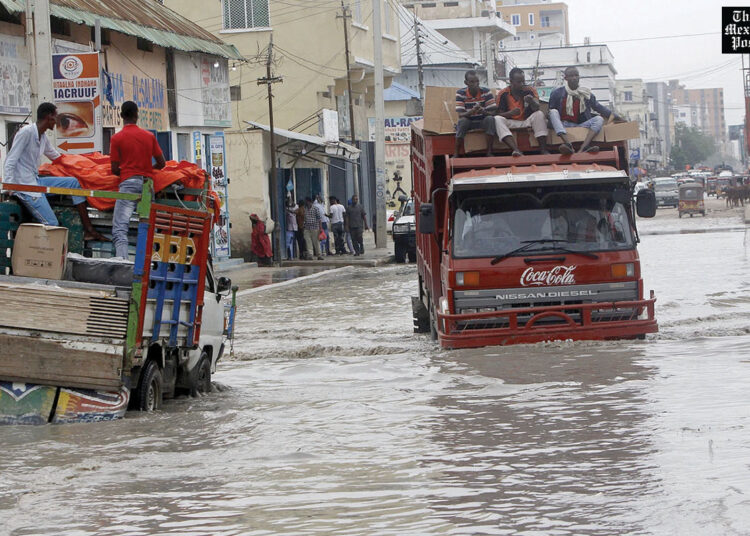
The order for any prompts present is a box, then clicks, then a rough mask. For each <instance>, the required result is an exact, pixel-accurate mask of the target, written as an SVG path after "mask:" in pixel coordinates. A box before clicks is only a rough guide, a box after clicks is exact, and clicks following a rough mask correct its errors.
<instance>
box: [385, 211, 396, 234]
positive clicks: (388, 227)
mask: <svg viewBox="0 0 750 536" xmlns="http://www.w3.org/2000/svg"><path fill="white" fill-rule="evenodd" d="M396 214H397V211H396V210H386V211H385V232H386V233H388V234H391V233H392V232H393V222H394V221H396Z"/></svg>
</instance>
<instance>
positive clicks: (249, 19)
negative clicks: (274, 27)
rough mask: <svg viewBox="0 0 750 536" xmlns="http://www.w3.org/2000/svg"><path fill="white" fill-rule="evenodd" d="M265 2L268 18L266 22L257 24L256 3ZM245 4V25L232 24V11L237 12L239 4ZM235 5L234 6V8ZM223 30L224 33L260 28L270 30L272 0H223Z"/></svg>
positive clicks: (250, 30)
mask: <svg viewBox="0 0 750 536" xmlns="http://www.w3.org/2000/svg"><path fill="white" fill-rule="evenodd" d="M260 2H265V4H266V12H267V13H268V17H267V20H265V21H263V22H265V24H256V23H255V19H256V13H255V11H254V9H255V7H256V6H255V4H256V3H260ZM240 4H241V5H242V6H243V15H244V20H245V25H244V26H243V27H235V26H232V13H235V12H236V9H237V7H238V6H239V5H240ZM233 5H234V8H233ZM221 27H222V29H221V32H222V33H233V32H252V31H258V30H270V29H271V2H270V0H221Z"/></svg>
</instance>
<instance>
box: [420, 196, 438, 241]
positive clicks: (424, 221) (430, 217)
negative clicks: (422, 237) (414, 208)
mask: <svg viewBox="0 0 750 536" xmlns="http://www.w3.org/2000/svg"><path fill="white" fill-rule="evenodd" d="M419 232H420V233H422V234H432V233H434V232H435V212H434V211H433V208H432V203H422V204H421V205H419Z"/></svg>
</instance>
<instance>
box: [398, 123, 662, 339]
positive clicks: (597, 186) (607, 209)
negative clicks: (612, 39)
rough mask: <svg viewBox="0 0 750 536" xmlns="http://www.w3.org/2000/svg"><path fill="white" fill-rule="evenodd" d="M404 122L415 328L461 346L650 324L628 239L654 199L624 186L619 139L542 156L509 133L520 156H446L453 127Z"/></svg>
mask: <svg viewBox="0 0 750 536" xmlns="http://www.w3.org/2000/svg"><path fill="white" fill-rule="evenodd" d="M411 128H412V138H411V152H412V167H413V175H412V176H413V180H414V191H415V210H416V214H417V230H418V232H417V269H418V274H419V295H418V296H415V297H413V298H412V309H413V314H414V330H415V331H416V332H431V333H432V336H433V338H436V339H438V340H439V341H440V344H441V346H443V347H446V348H469V347H481V346H490V345H505V344H518V343H536V342H541V341H550V340H567V339H572V340H605V339H621V338H643V337H645V334H647V333H654V332H656V331H658V326H657V322H656V320H655V318H654V302H655V301H656V300H655V298H654V293H653V291H651V293H650V297H648V298H645V297H644V294H645V292H644V286H643V280H642V279H641V268H640V262H639V257H638V251H637V248H636V244H637V243H638V241H639V238H638V232H637V229H636V213H637V214H638V216H640V217H653V216H654V214H655V213H656V200H655V198H654V193H653V191H651V190H649V189H646V190H642V191H641V192H638V194H637V195H634V192H633V184H632V183H631V181H630V178H629V175H628V170H627V156H626V155H627V144H626V142H624V141H619V142H610V143H607V142H602V143H599V147H600V151H599V152H598V153H597V154H590V153H584V154H574V155H570V156H563V155H559V154H549V155H543V154H533V152H534V150H535V148H534V147H531V146H530V145H529V143H530V142H529V139H528V137H527V136H526V133H525V132H519V133H518V135H517V138H518V140H517V141H518V144H519V147H520V148H521V149H522V150H524V152H525V155H524V156H520V157H512V156H509V155H501V156H493V157H461V158H453V157H452V156H451V154H452V152H453V148H454V137H453V136H452V135H450V134H430V133H428V132H425V131H424V130H423V128H422V123H421V122H418V123H412V126H411ZM536 149H537V152H538V148H536ZM553 150H554V149H553Z"/></svg>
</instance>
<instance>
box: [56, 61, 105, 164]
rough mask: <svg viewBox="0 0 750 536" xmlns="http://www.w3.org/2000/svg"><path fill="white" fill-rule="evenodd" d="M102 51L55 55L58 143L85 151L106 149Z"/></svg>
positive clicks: (67, 150)
mask: <svg viewBox="0 0 750 536" xmlns="http://www.w3.org/2000/svg"><path fill="white" fill-rule="evenodd" d="M99 86H100V80H99V54H98V53H97V52H80V53H70V54H53V55H52V90H53V92H54V99H55V105H57V125H56V127H55V134H56V136H57V147H58V148H59V149H62V150H63V151H66V152H68V153H74V154H81V153H90V152H94V151H101V150H102V117H101V110H102V107H101V96H100V87H99Z"/></svg>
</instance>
